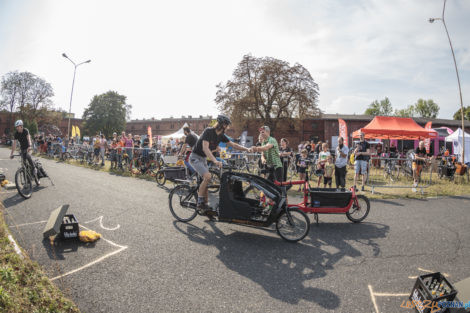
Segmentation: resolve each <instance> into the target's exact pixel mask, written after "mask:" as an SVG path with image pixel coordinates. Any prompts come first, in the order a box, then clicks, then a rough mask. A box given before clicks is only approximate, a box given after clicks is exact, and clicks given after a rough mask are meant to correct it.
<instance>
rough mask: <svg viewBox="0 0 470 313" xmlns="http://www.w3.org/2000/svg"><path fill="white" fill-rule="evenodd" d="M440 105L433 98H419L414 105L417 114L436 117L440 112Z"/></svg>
mask: <svg viewBox="0 0 470 313" xmlns="http://www.w3.org/2000/svg"><path fill="white" fill-rule="evenodd" d="M439 110H440V108H439V106H438V105H437V103H435V102H434V101H433V100H432V99H429V100H423V99H418V101H417V102H416V103H415V105H414V111H415V112H416V116H418V117H425V118H436V117H437V115H438V114H439Z"/></svg>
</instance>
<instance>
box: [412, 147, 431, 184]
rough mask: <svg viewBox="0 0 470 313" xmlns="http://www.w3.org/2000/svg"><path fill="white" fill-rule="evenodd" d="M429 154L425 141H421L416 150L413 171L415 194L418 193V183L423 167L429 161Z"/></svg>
mask: <svg viewBox="0 0 470 313" xmlns="http://www.w3.org/2000/svg"><path fill="white" fill-rule="evenodd" d="M427 156H428V155H427V152H426V148H425V147H424V141H422V140H421V141H420V142H419V144H418V147H417V148H416V149H415V155H414V159H413V164H412V169H413V180H414V183H413V188H412V190H413V192H416V187H417V186H418V182H419V180H420V178H421V171H422V170H423V166H424V164H425V163H426V161H427V159H428V158H427Z"/></svg>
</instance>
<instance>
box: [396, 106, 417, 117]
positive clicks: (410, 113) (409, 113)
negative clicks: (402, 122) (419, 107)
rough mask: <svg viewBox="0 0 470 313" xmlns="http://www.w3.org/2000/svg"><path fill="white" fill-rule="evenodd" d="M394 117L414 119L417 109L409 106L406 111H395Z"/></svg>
mask: <svg viewBox="0 0 470 313" xmlns="http://www.w3.org/2000/svg"><path fill="white" fill-rule="evenodd" d="M394 115H395V116H398V117H413V116H414V115H415V107H414V106H413V105H409V106H408V107H407V108H405V109H401V110H395V113H394Z"/></svg>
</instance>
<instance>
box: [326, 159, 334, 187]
mask: <svg viewBox="0 0 470 313" xmlns="http://www.w3.org/2000/svg"><path fill="white" fill-rule="evenodd" d="M334 170H335V164H334V163H333V157H332V156H331V155H329V156H328V157H327V159H326V163H325V175H324V176H323V188H326V185H328V188H331V182H332V181H333V172H334Z"/></svg>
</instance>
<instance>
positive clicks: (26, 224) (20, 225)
mask: <svg viewBox="0 0 470 313" xmlns="http://www.w3.org/2000/svg"><path fill="white" fill-rule="evenodd" d="M41 223H47V221H39V222H33V223H24V224H19V225H15V227H22V226H28V225H34V224H41Z"/></svg>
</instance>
